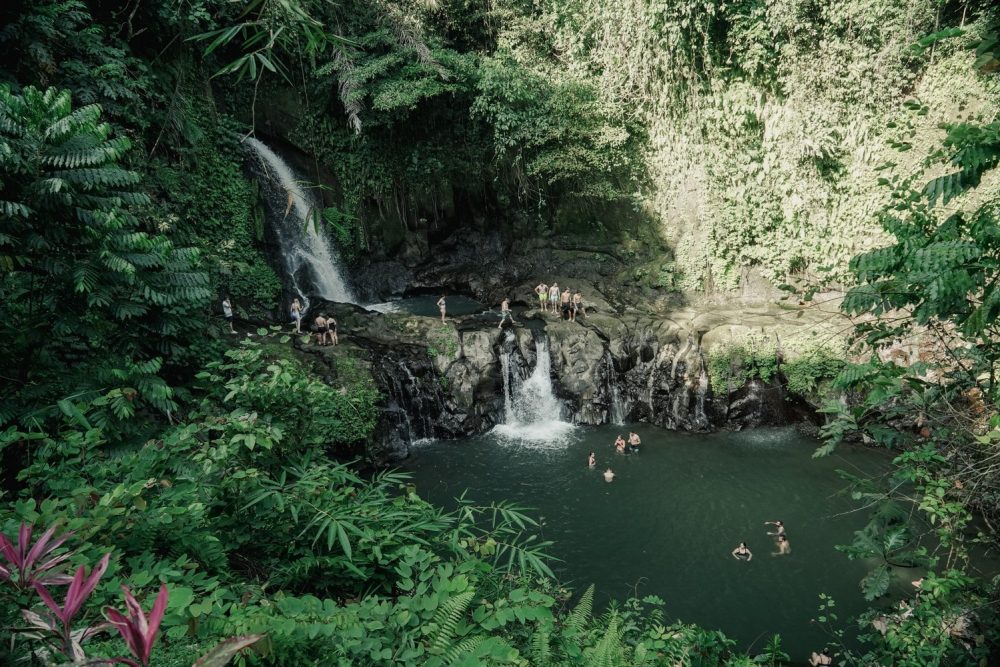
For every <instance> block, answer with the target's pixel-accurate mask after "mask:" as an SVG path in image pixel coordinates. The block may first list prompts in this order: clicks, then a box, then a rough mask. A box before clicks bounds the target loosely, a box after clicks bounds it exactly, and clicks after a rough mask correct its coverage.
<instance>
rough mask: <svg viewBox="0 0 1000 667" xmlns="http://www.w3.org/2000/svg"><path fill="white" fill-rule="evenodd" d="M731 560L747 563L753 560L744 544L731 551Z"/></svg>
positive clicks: (741, 543)
mask: <svg viewBox="0 0 1000 667" xmlns="http://www.w3.org/2000/svg"><path fill="white" fill-rule="evenodd" d="M733 558H735V559H736V560H745V561H746V562H748V563H749V562H750V560H751V559H752V558H753V554H752V553H750V549H749V548H748V547H747V543H746V542H740V546H738V547H736V548H735V549H733Z"/></svg>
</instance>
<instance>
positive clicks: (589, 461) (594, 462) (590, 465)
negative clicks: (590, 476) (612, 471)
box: [587, 452, 597, 468]
mask: <svg viewBox="0 0 1000 667" xmlns="http://www.w3.org/2000/svg"><path fill="white" fill-rule="evenodd" d="M596 465H597V457H596V456H594V452H591V453H590V456H588V457H587V467H588V468H593V467H594V466H596Z"/></svg>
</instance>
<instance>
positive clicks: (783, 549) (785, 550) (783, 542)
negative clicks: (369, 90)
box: [771, 535, 792, 556]
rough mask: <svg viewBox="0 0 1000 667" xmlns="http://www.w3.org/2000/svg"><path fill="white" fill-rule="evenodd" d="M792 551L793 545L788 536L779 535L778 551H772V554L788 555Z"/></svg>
mask: <svg viewBox="0 0 1000 667" xmlns="http://www.w3.org/2000/svg"><path fill="white" fill-rule="evenodd" d="M790 553H792V545H791V544H790V543H789V542H788V536H786V535H778V551H777V552H775V553H772V554H771V555H772V556H787V555H788V554H790Z"/></svg>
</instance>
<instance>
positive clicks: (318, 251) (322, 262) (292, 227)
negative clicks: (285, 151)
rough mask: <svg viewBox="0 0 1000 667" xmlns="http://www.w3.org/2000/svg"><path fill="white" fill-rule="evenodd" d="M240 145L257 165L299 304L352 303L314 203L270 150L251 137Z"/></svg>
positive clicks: (334, 252) (354, 300)
mask: <svg viewBox="0 0 1000 667" xmlns="http://www.w3.org/2000/svg"><path fill="white" fill-rule="evenodd" d="M244 141H245V142H246V144H247V146H249V147H250V150H251V151H253V153H254V154H255V155H256V156H257V158H258V160H259V161H260V163H261V170H260V175H261V178H260V183H261V186H262V189H263V191H264V194H265V197H266V200H267V204H268V213H269V215H270V217H271V221H272V224H273V225H274V229H275V232H276V235H277V237H278V243H279V244H280V246H281V257H282V261H283V262H284V264H285V271H286V272H287V274H288V278H289V280H290V281H291V283H292V289H294V290H295V292H296V294H297V295H298V297H299V299H300V300H301V301H302V305H303V306H304V307H306V308H308V306H309V295H310V294H315V295H317V296H320V297H322V298H324V299H326V300H328V301H340V302H348V303H356V299H355V298H354V295H353V294H352V293H351V290H350V288H349V287H348V286H347V283H346V282H345V281H344V277H343V276H342V275H341V273H340V267H339V261H338V260H339V257H338V256H337V253H336V251H335V250H334V249H333V248H331V246H330V243H329V241H328V240H327V238H326V236H324V234H323V232H322V229H321V228H318V227H319V225H317V224H316V223H315V213H314V212H315V211H316V210H317V205H316V202H315V200H313V198H312V197H310V196H309V194H308V193H306V192H305V191H304V190H303V189H302V186H301V185H300V184H299V181H298V180H297V179H296V178H295V174H294V173H293V172H292V170H291V168H290V167H289V166H288V165H287V164H286V163H285V161H284V160H282V159H281V158H280V157H278V155H277V154H275V152H274V151H272V150H271V149H270V148H268V147H267V146H265V145H264V144H263V143H261V142H260V141H258V140H257V139H254V138H253V137H247V138H246V139H245V140H244Z"/></svg>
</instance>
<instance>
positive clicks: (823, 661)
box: [809, 648, 833, 667]
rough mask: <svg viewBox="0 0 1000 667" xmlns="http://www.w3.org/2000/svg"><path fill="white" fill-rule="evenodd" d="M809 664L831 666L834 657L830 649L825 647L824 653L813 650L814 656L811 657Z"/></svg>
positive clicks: (818, 666)
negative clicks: (831, 655)
mask: <svg viewBox="0 0 1000 667" xmlns="http://www.w3.org/2000/svg"><path fill="white" fill-rule="evenodd" d="M809 664H810V665H812V667H831V666H832V665H833V658H832V657H830V649H828V648H825V649H823V652H822V653H816V652H815V651H813V654H812V656H810V658H809Z"/></svg>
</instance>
